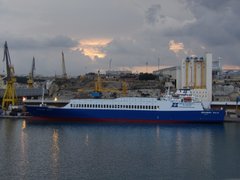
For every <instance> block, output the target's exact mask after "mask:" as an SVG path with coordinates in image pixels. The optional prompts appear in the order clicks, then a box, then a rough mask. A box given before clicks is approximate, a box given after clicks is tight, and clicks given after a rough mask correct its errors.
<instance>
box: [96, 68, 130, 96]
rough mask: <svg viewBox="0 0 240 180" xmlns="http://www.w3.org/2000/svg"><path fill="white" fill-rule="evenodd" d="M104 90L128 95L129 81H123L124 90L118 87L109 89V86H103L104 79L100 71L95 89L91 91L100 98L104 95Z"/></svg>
mask: <svg viewBox="0 0 240 180" xmlns="http://www.w3.org/2000/svg"><path fill="white" fill-rule="evenodd" d="M103 92H112V93H120V94H122V95H123V96H126V94H127V83H126V81H123V82H122V91H119V90H118V89H113V88H111V89H109V88H102V79H101V77H100V71H98V74H97V78H96V81H95V91H93V92H92V93H91V95H92V96H93V97H94V98H100V97H101V96H102V93H103Z"/></svg>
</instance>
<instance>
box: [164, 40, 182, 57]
mask: <svg viewBox="0 0 240 180" xmlns="http://www.w3.org/2000/svg"><path fill="white" fill-rule="evenodd" d="M168 46H169V50H170V51H173V52H174V53H175V54H176V53H178V52H180V51H182V50H184V44H183V43H181V42H175V41H174V40H171V41H169V43H168Z"/></svg>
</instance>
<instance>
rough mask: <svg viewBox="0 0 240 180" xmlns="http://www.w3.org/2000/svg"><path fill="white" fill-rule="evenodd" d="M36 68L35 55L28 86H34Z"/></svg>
mask: <svg viewBox="0 0 240 180" xmlns="http://www.w3.org/2000/svg"><path fill="white" fill-rule="evenodd" d="M34 70H35V58H34V57H33V61H32V67H31V71H30V73H29V76H28V80H27V84H28V88H33V82H34V81H33V77H34Z"/></svg>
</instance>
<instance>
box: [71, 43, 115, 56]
mask: <svg viewBox="0 0 240 180" xmlns="http://www.w3.org/2000/svg"><path fill="white" fill-rule="evenodd" d="M111 41H112V39H83V40H80V41H79V45H78V47H75V48H73V50H77V51H80V52H81V53H82V54H83V55H85V56H88V57H89V58H90V59H91V60H95V59H96V58H100V59H101V58H104V57H106V53H105V52H104V51H103V50H102V48H104V47H106V46H107V45H108V44H109V43H110V42H111Z"/></svg>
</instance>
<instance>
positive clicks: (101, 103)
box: [64, 97, 203, 111]
mask: <svg viewBox="0 0 240 180" xmlns="http://www.w3.org/2000/svg"><path fill="white" fill-rule="evenodd" d="M64 108H67V109H69V108H70V109H71V108H73V109H103V110H146V111H186V110H188V111H198V110H199V111H202V110H203V106H202V104H201V102H194V101H192V99H191V100H190V101H189V100H187V101H184V99H183V98H176V99H174V98H172V97H167V98H161V99H157V98H142V97H122V98H116V99H73V100H71V101H70V102H69V104H67V105H66V106H65V107H64Z"/></svg>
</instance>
